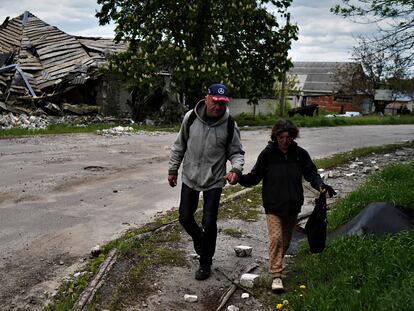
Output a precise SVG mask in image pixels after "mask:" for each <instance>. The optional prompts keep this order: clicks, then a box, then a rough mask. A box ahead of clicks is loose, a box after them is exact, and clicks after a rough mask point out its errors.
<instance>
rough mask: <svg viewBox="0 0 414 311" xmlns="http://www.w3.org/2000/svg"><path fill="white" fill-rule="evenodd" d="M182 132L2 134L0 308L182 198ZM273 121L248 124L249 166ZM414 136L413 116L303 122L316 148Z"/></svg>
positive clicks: (309, 144)
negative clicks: (171, 164) (172, 167)
mask: <svg viewBox="0 0 414 311" xmlns="http://www.w3.org/2000/svg"><path fill="white" fill-rule="evenodd" d="M175 137H176V134H175V133H173V134H165V133H163V134H151V135H149V134H134V135H131V136H120V137H104V136H98V135H94V134H77V135H59V136H41V137H40V136H35V137H26V138H18V139H1V140H0V159H1V161H0V176H1V179H0V279H1V280H2V286H1V288H0V309H2V310H16V309H18V308H20V309H21V310H38V309H40V308H41V306H42V303H43V302H44V301H45V300H46V299H47V298H48V297H49V296H50V295H51V294H52V293H53V292H54V290H55V289H56V287H57V285H58V284H59V283H60V282H61V281H62V279H63V278H64V277H65V276H66V275H68V274H69V273H71V272H73V271H75V270H76V269H77V268H78V267H79V266H80V265H82V263H83V261H84V258H85V257H86V256H87V254H88V253H89V250H90V249H91V248H92V247H93V246H95V245H96V244H102V243H104V242H106V241H109V240H111V239H113V238H114V237H116V236H119V234H121V233H122V232H123V231H125V230H126V229H128V228H130V227H131V226H139V225H142V224H144V223H146V222H148V220H150V218H151V217H152V216H153V215H155V214H156V213H158V212H161V211H165V210H168V209H170V208H172V207H174V206H177V205H178V200H179V191H178V190H177V189H173V188H170V187H169V186H168V185H167V183H166V171H167V159H168V154H169V146H170V145H171V144H172V142H173V141H174V139H175ZM268 137H269V130H268V129H263V130H256V131H243V132H242V138H243V143H244V145H245V149H246V155H247V157H246V168H247V170H249V169H250V168H251V167H252V165H253V163H254V161H255V159H256V157H257V155H258V153H259V152H260V150H261V149H262V148H263V146H265V145H266V142H267V140H268ZM412 137H414V126H413V125H401V126H377V127H375V126H368V127H340V128H334V129H303V130H302V133H301V138H300V139H299V143H300V144H301V145H302V146H304V147H305V148H308V149H309V150H310V151H311V155H312V156H313V157H321V156H324V155H327V154H332V153H335V152H340V151H345V150H350V149H352V148H355V147H359V146H365V145H380V144H387V143H395V142H400V141H403V140H407V139H412Z"/></svg>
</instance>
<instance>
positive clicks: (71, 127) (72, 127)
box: [0, 113, 414, 138]
mask: <svg viewBox="0 0 414 311" xmlns="http://www.w3.org/2000/svg"><path fill="white" fill-rule="evenodd" d="M235 119H236V121H237V124H238V126H240V127H245V126H272V125H273V124H274V123H275V122H276V120H277V119H279V117H278V116H275V115H260V114H259V115H253V114H248V113H242V114H240V115H238V116H237V117H235ZM289 119H290V120H292V121H293V122H294V123H295V124H296V125H298V126H299V127H325V126H340V125H387V124H414V115H408V116H383V117H380V116H374V115H372V116H363V117H352V118H340V117H337V118H326V117H325V116H323V115H320V116H315V117H302V116H295V117H293V118H289ZM115 126H130V127H132V128H133V129H134V131H163V132H177V131H178V130H179V128H180V125H179V124H178V123H177V124H175V125H166V126H159V125H158V126H155V125H138V124H127V125H126V124H122V123H120V122H111V123H101V124H88V125H84V124H71V123H65V124H51V125H49V126H48V127H47V128H46V129H22V128H12V129H2V130H1V131H0V138H5V137H19V136H33V135H57V134H69V133H94V132H96V131H98V130H103V129H108V128H112V127H115Z"/></svg>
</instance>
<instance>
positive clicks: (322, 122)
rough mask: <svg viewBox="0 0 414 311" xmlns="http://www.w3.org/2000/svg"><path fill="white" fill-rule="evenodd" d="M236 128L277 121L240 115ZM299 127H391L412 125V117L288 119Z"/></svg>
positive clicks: (273, 118)
mask: <svg viewBox="0 0 414 311" xmlns="http://www.w3.org/2000/svg"><path fill="white" fill-rule="evenodd" d="M235 119H236V122H237V124H238V126H240V127H244V126H272V125H273V124H275V122H276V120H278V119H279V117H278V116H275V115H260V114H259V115H252V114H248V113H242V114H240V115H238V116H237V117H236V118H235ZM288 119H290V120H291V121H292V122H294V123H295V124H296V125H297V126H299V127H326V126H328V127H329V126H345V125H391V124H414V115H408V116H382V117H381V116H376V115H369V116H361V117H352V118H344V117H336V118H327V117H326V116H324V115H319V116H315V117H302V116H294V117H292V118H288Z"/></svg>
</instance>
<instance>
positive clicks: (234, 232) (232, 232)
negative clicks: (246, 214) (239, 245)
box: [223, 228, 243, 238]
mask: <svg viewBox="0 0 414 311" xmlns="http://www.w3.org/2000/svg"><path fill="white" fill-rule="evenodd" d="M223 233H224V234H226V235H228V236H231V237H234V238H240V237H242V236H243V231H242V230H240V229H239V228H225V229H223Z"/></svg>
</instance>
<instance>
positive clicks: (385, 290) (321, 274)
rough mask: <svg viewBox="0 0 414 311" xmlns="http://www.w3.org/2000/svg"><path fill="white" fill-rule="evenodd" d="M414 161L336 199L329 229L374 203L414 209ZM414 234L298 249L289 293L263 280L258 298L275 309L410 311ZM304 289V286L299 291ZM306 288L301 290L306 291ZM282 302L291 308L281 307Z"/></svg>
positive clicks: (388, 169)
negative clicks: (320, 250)
mask: <svg viewBox="0 0 414 311" xmlns="http://www.w3.org/2000/svg"><path fill="white" fill-rule="evenodd" d="M412 189H414V161H413V162H410V163H407V164H394V165H390V166H388V167H386V168H384V170H382V171H380V172H378V173H376V174H374V175H372V176H371V177H370V178H368V180H367V181H366V183H365V184H364V185H362V186H361V187H360V188H358V189H357V190H356V191H354V192H352V193H351V194H350V195H348V196H347V197H346V198H344V199H343V200H341V201H338V202H337V203H336V204H335V206H334V207H333V210H332V212H331V213H330V214H329V217H328V224H329V228H330V229H331V230H333V229H336V228H337V227H338V226H340V225H341V224H343V223H345V222H348V221H350V220H351V219H352V218H353V217H354V216H355V215H356V214H358V213H359V212H360V211H361V210H362V209H363V208H364V207H365V206H366V205H367V204H368V203H370V202H372V201H391V202H394V203H395V204H400V205H404V206H407V207H410V208H413V209H414V192H413V191H412ZM413 254H414V231H408V232H401V233H399V234H396V235H387V236H384V237H380V238H378V237H377V238H376V237H368V236H361V237H359V236H348V237H341V238H337V239H335V240H333V241H331V242H330V244H329V246H328V247H327V248H326V249H325V250H324V252H323V253H321V254H310V253H309V251H308V248H307V243H306V242H305V243H303V244H302V245H301V247H299V251H298V252H297V254H296V255H295V259H294V265H293V270H292V271H291V272H290V273H289V275H288V278H287V279H286V282H285V283H286V284H285V285H286V287H287V289H288V291H287V293H286V294H283V295H281V296H275V295H273V294H271V293H270V292H269V290H268V288H269V285H270V280H268V279H267V278H263V280H262V282H261V286H266V287H265V288H259V289H257V290H256V292H257V294H258V295H259V296H260V297H261V299H263V300H264V301H266V303H267V304H268V305H270V306H272V307H273V308H274V309H275V310H276V306H277V305H278V304H279V307H280V309H282V310H335V311H341V310H344V311H348V310H349V311H352V310H375V311H377V310H384V311H385V310H412V306H413V305H414V295H413V288H414V261H413V260H412V256H413ZM300 285H303V286H304V287H305V288H300ZM303 286H302V287H303ZM283 300H286V301H288V305H286V303H285V306H283V307H282V306H281V305H283Z"/></svg>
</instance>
